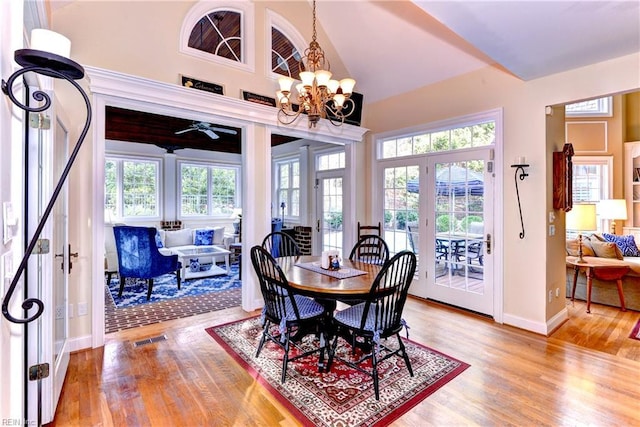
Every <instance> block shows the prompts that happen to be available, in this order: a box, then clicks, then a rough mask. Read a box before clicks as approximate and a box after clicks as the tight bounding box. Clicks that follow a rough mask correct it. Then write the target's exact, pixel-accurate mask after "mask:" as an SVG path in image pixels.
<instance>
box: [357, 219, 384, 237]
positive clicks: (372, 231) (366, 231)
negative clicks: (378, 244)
mask: <svg viewBox="0 0 640 427" xmlns="http://www.w3.org/2000/svg"><path fill="white" fill-rule="evenodd" d="M371 235H374V236H380V237H382V224H381V223H378V225H360V221H358V239H360V238H361V237H363V236H371Z"/></svg>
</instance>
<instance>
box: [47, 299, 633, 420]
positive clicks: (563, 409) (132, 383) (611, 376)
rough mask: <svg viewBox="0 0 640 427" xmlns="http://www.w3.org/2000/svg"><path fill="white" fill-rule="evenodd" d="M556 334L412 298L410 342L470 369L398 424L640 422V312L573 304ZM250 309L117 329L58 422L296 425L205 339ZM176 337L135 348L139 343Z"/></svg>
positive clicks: (71, 391) (89, 360)
mask: <svg viewBox="0 0 640 427" xmlns="http://www.w3.org/2000/svg"><path fill="white" fill-rule="evenodd" d="M568 304H569V310H570V313H571V318H570V320H569V321H567V322H565V323H564V324H563V325H562V326H561V327H560V328H559V329H558V330H557V331H556V332H555V333H554V334H553V335H552V336H551V337H549V338H547V337H544V336H540V335H536V334H533V333H529V332H526V331H522V330H519V329H516V328H512V327H509V326H503V325H498V324H495V323H494V322H493V321H492V320H488V319H485V318H482V317H479V316H476V315H473V314H469V313H465V312H461V311H458V310H455V309H451V308H448V307H444V306H441V305H438V304H435V303H431V302H424V301H419V300H416V299H410V300H409V301H408V303H407V305H406V307H405V311H404V318H405V319H406V320H407V322H408V324H409V325H410V327H411V329H410V338H411V339H412V340H414V341H417V342H420V343H423V344H425V345H427V346H429V347H431V348H434V349H436V350H439V351H441V352H443V353H445V354H447V355H449V356H452V357H455V358H458V359H460V360H462V361H464V362H467V363H469V364H471V367H470V368H469V369H467V370H466V371H465V372H464V373H462V374H461V375H460V376H458V377H457V378H455V379H454V380H453V381H451V382H450V383H448V384H447V385H445V386H444V387H443V388H441V389H440V390H438V391H437V392H435V393H434V394H433V395H431V396H429V397H428V398H426V399H425V400H423V401H422V402H421V403H419V404H418V405H417V406H416V407H414V408H413V409H412V410H411V411H409V412H408V413H407V414H405V415H404V416H402V417H401V418H399V419H398V420H397V421H395V423H394V424H393V425H396V426H452V425H479V426H494V425H500V426H505V425H514V426H516V425H517V426H531V425H536V426H559V425H594V426H633V425H640V381H639V372H640V341H638V340H632V339H628V338H627V336H628V335H629V333H630V332H631V329H632V328H633V326H634V324H635V322H636V321H637V320H638V319H639V318H640V313H638V312H633V311H629V312H626V313H622V312H620V311H619V310H618V309H616V308H613V307H605V306H600V305H592V314H590V315H589V314H587V313H586V306H585V304H584V303H582V302H576V303H575V304H572V303H570V302H569V303H568ZM247 316H248V313H246V312H243V311H242V310H241V309H239V308H236V309H227V310H222V311H217V312H213V313H207V314H202V315H199V316H195V317H191V318H185V319H177V320H173V321H169V322H164V323H159V324H154V325H149V326H145V327H142V328H136V329H129V330H125V331H120V332H117V333H114V334H110V335H108V336H107V340H106V343H105V346H104V347H103V348H100V349H96V350H87V351H82V352H78V353H75V354H73V355H72V356H71V363H70V367H69V372H68V376H67V379H66V383H65V386H64V389H63V392H62V396H61V399H60V403H59V406H58V412H57V414H56V420H55V422H54V423H52V424H51V425H59V426H89V425H100V426H112V425H113V426H172V425H176V426H186V425H188V426H192V425H194V426H195V425H202V426H211V425H215V426H245V425H246V426H248V425H251V426H274V425H280V426H293V425H299V423H298V422H297V420H296V419H295V418H293V417H292V416H291V415H290V414H289V412H288V411H287V410H286V409H285V408H284V407H283V406H282V405H280V404H279V403H278V402H277V401H276V400H275V399H274V398H273V397H271V395H270V393H269V392H268V391H267V390H266V389H265V388H264V387H263V386H261V385H260V384H259V383H258V382H257V381H256V380H254V378H253V377H251V376H250V375H248V374H247V373H246V372H245V371H244V370H243V369H242V368H241V367H240V366H239V365H238V364H237V363H236V362H235V361H234V360H233V359H232V358H231V357H230V356H229V355H228V354H227V353H226V352H225V351H224V350H223V349H222V348H221V347H220V346H219V345H218V344H217V343H216V342H215V341H214V340H213V339H212V338H211V337H210V336H209V335H208V334H207V333H206V332H205V331H204V329H205V327H208V326H212V325H215V324H221V323H226V322H229V321H233V320H236V319H241V318H244V317H247ZM158 335H166V337H167V340H166V341H162V342H158V343H154V344H147V345H144V346H140V347H134V346H133V343H134V342H136V341H139V340H142V339H146V338H150V337H155V336H158Z"/></svg>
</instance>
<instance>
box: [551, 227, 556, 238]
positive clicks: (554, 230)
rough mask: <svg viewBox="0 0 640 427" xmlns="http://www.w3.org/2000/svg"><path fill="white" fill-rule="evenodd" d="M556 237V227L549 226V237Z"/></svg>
mask: <svg viewBox="0 0 640 427" xmlns="http://www.w3.org/2000/svg"><path fill="white" fill-rule="evenodd" d="M555 235H556V226H555V225H550V226H549V236H555Z"/></svg>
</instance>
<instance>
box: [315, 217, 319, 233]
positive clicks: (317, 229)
mask: <svg viewBox="0 0 640 427" xmlns="http://www.w3.org/2000/svg"><path fill="white" fill-rule="evenodd" d="M316 231H317V232H318V233H319V232H320V220H318V222H317V223H316Z"/></svg>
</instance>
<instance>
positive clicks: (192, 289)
mask: <svg viewBox="0 0 640 427" xmlns="http://www.w3.org/2000/svg"><path fill="white" fill-rule="evenodd" d="M126 281H127V283H126V285H125V287H124V290H123V291H122V296H121V297H119V296H118V291H119V289H120V280H119V278H118V277H117V275H116V276H115V277H114V278H112V279H111V283H109V292H110V294H111V297H112V298H113V302H114V303H115V305H116V307H117V308H127V307H133V306H136V305H140V304H148V303H154V302H160V301H169V300H173V299H176V298H183V297H190V296H198V295H203V294H208V293H211V292H220V291H226V290H229V289H238V288H240V287H241V286H242V281H241V280H240V279H239V278H238V264H232V265H231V274H230V275H228V276H227V275H223V276H213V277H205V278H202V279H186V280H182V283H181V285H180V290H178V283H177V279H176V276H175V274H165V275H162V276H160V277H156V278H155V279H154V281H153V291H152V292H151V298H150V299H149V300H147V289H148V285H147V281H146V280H141V279H131V278H130V279H126Z"/></svg>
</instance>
